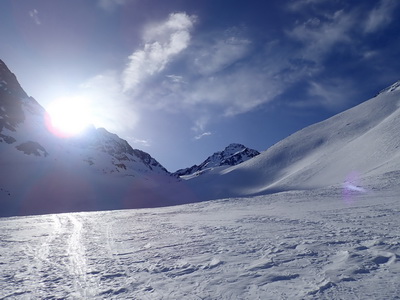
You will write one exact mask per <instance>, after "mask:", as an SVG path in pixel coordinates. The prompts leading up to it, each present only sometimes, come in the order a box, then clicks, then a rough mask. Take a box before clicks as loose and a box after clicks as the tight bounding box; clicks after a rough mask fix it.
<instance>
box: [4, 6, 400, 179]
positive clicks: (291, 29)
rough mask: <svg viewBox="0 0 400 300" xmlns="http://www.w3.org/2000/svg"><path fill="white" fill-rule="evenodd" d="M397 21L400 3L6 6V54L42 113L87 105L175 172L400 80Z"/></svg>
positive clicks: (258, 145)
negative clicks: (56, 106)
mask: <svg viewBox="0 0 400 300" xmlns="http://www.w3.org/2000/svg"><path fill="white" fill-rule="evenodd" d="M398 20H400V4H399V2H398V1H396V0H379V1H378V0H374V1H368V0H367V1H366V0H364V1H342V0H296V1H281V0H280V1H232V0H212V1H211V0H202V1H185V0H168V1H165V0H97V1H96V0H92V1H76V0H57V1H54V0H29V1H28V0H26V1H23V0H21V1H8V0H3V1H1V2H0V25H1V26H0V35H1V37H2V42H1V44H0V58H1V59H2V60H3V61H4V62H5V63H6V64H7V65H8V67H9V68H10V69H11V70H12V71H13V72H14V73H15V74H16V75H17V77H18V79H19V81H20V83H21V85H22V86H23V88H24V89H25V90H26V92H27V93H28V94H29V95H31V96H33V97H34V98H35V99H36V100H37V101H38V102H39V103H40V104H42V105H43V106H44V107H46V106H48V105H49V104H50V103H51V102H52V101H53V100H54V99H55V98H59V97H77V96H79V97H80V99H85V100H84V101H87V102H88V103H89V104H90V107H91V109H92V116H91V118H92V122H93V123H94V125H95V126H98V127H105V128H106V129H108V130H109V131H111V132H114V133H117V134H118V135H119V136H120V137H122V138H124V139H126V140H127V141H128V142H129V143H130V144H131V145H132V147H134V148H139V149H142V150H144V151H146V152H148V153H150V154H151V155H152V156H153V157H155V158H156V159H157V160H158V161H159V162H160V163H161V164H163V165H164V166H165V167H166V168H167V169H168V170H170V171H175V170H176V169H178V168H183V167H188V166H191V165H193V164H195V163H200V162H201V161H202V160H203V159H205V158H206V157H207V156H208V155H211V154H212V153H213V152H215V151H218V150H221V149H223V148H224V147H225V146H227V145H228V144H229V143H232V142H237V143H243V144H245V145H246V146H248V147H251V148H254V149H257V150H259V151H263V150H266V149H267V148H268V147H269V146H271V145H273V144H274V143H276V142H278V141H279V140H281V139H283V138H285V137H286V136H288V135H290V134H291V133H293V132H295V131H297V130H299V129H301V128H303V127H305V126H307V125H310V124H312V123H315V122H318V121H321V120H323V119H326V118H327V117H329V116H332V115H334V114H336V113H338V112H340V111H343V110H344V109H347V108H350V107H352V106H354V105H356V104H358V103H360V102H362V101H365V100H367V99H369V98H371V97H372V96H374V95H375V94H376V93H377V92H378V91H379V90H380V89H382V88H384V87H386V86H388V85H390V84H391V83H393V82H394V81H397V80H399V79H400V74H399V70H400V60H399V59H398V55H399V53H400V36H399V35H400V22H399V21H398Z"/></svg>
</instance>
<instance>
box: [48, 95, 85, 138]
mask: <svg viewBox="0 0 400 300" xmlns="http://www.w3.org/2000/svg"><path fill="white" fill-rule="evenodd" d="M46 111H47V114H48V116H47V120H46V123H47V127H48V129H49V130H50V131H51V132H52V133H54V134H55V135H57V136H61V137H72V136H76V135H79V134H80V133H82V132H83V131H84V130H85V129H86V128H88V126H89V125H90V124H91V120H92V115H91V109H90V107H89V103H88V101H85V99H84V98H81V97H65V98H59V99H57V100H55V101H53V102H51V103H50V104H49V105H48V106H47V107H46Z"/></svg>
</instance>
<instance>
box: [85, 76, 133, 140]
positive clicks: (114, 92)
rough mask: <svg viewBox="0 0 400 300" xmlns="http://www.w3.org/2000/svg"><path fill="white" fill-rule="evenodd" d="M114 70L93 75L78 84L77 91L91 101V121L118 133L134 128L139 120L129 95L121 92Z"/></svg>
mask: <svg viewBox="0 0 400 300" xmlns="http://www.w3.org/2000/svg"><path fill="white" fill-rule="evenodd" d="M118 78H119V76H118V74H117V73H116V72H115V71H108V72H104V73H103V74H100V75H97V76H94V77H93V78H90V79H89V80H87V81H86V82H84V83H83V84H82V85H81V86H80V91H79V93H80V94H81V96H84V97H85V98H86V99H88V101H90V102H91V107H92V110H93V111H92V116H93V122H94V123H95V124H96V125H97V126H102V127H105V128H107V129H108V130H111V131H114V132H116V133H120V132H122V131H129V130H132V129H133V128H135V126H136V124H137V122H138V121H139V114H138V112H137V109H135V107H134V106H132V103H131V100H130V97H129V96H128V95H126V94H124V93H123V92H122V85H121V83H120V82H119V80H118Z"/></svg>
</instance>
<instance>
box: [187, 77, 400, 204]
mask: <svg viewBox="0 0 400 300" xmlns="http://www.w3.org/2000/svg"><path fill="white" fill-rule="evenodd" d="M399 132H400V82H396V83H395V84H393V85H392V86H390V87H388V88H387V89H384V90H383V91H382V92H380V93H379V94H378V95H377V96H376V97H374V98H372V99H370V100H368V101H366V102H364V103H362V104H360V105H358V106H356V107H353V108H351V109H349V110H347V111H344V112H342V113H340V114H337V115H335V116H333V117H331V118H329V119H327V120H325V121H322V122H320V123H317V124H314V125H311V126H309V127H307V128H304V129H302V130H300V131H298V132H296V133H294V134H292V135H291V136H289V137H287V138H286V139H284V140H282V141H280V142H279V143H277V144H275V145H274V146H272V147H271V148H269V149H268V150H267V151H265V152H263V153H261V154H260V155H258V156H256V157H254V158H252V159H250V160H248V161H246V162H244V163H242V164H239V165H237V166H232V167H229V168H226V167H217V168H214V169H212V170H210V171H209V172H207V173H206V174H204V175H202V176H198V177H192V178H190V179H189V180H187V184H188V185H189V186H191V188H192V189H193V190H194V191H196V193H197V195H198V196H199V197H201V198H203V199H217V198H224V197H237V196H248V195H257V194H265V193H274V192H280V191H286V190H299V189H314V188H319V187H326V186H330V185H341V184H349V186H353V187H354V188H356V189H357V185H362V184H364V185H368V182H375V183H376V179H377V178H380V180H385V179H384V178H388V177H390V178H391V180H390V182H392V183H391V184H395V183H394V182H395V181H393V178H394V179H395V178H398V177H397V176H398V175H400V135H399ZM395 174H398V175H395ZM371 178H373V179H371ZM357 182H358V183H357ZM398 182H399V181H397V183H398ZM204 187H207V188H206V189H205V188H204ZM358 188H359V187H358ZM370 188H373V186H371V187H370Z"/></svg>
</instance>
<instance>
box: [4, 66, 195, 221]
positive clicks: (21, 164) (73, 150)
mask: <svg viewBox="0 0 400 300" xmlns="http://www.w3.org/2000/svg"><path fill="white" fill-rule="evenodd" d="M0 166H1V179H0V215H15V214H35V213H48V212H63V211H79V210H100V209H120V208H129V207H131V208H132V207H151V206H162V205H171V204H177V203H180V202H181V201H190V200H188V199H190V197H189V196H188V197H187V198H185V199H184V198H179V197H176V191H177V190H179V194H180V193H181V192H182V191H181V190H182V187H181V185H182V184H181V183H179V182H178V180H177V179H176V178H175V177H173V176H171V175H170V174H169V172H168V171H167V170H166V169H165V168H164V167H163V166H162V165H161V164H160V163H158V162H157V161H156V160H155V159H154V158H152V157H151V156H150V155H149V154H147V153H145V152H143V151H141V150H137V149H132V147H131V146H130V145H129V144H128V143H127V142H126V141H125V140H123V139H121V138H119V137H118V136H117V135H116V134H113V133H110V132H108V131H107V130H105V129H103V128H99V129H95V128H94V127H92V128H88V129H87V130H86V131H85V132H84V133H82V134H81V135H80V136H77V137H74V138H61V137H57V136H56V135H54V134H53V133H52V130H51V128H50V125H49V118H48V116H47V113H46V111H45V110H44V108H43V107H41V106H40V105H39V103H38V102H37V101H36V100H35V99H34V98H32V97H29V96H28V95H27V94H26V93H25V91H24V90H23V89H22V88H21V86H20V85H19V83H18V81H17V79H16V77H15V75H14V74H13V73H11V71H10V70H9V69H8V68H7V66H6V65H5V64H4V62H2V61H0ZM174 195H175V196H174Z"/></svg>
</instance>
